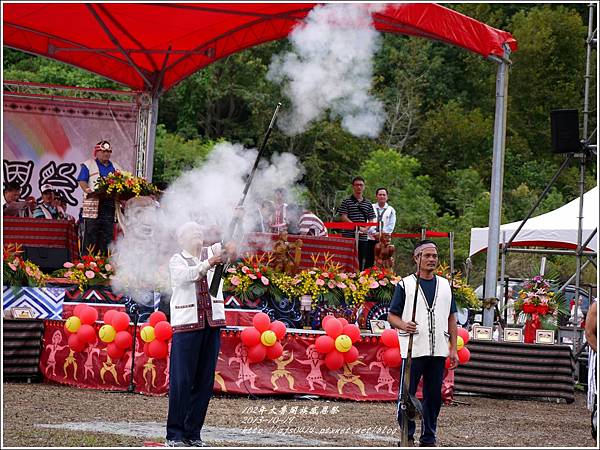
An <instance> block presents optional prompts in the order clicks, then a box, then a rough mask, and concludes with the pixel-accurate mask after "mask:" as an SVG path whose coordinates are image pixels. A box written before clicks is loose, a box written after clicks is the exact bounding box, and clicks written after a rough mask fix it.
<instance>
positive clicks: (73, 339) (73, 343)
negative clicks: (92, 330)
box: [68, 334, 86, 352]
mask: <svg viewBox="0 0 600 450" xmlns="http://www.w3.org/2000/svg"><path fill="white" fill-rule="evenodd" d="M68 342H69V348H70V349H71V350H73V351H74V352H80V351H82V350H83V349H84V348H85V346H86V343H85V342H83V341H82V340H81V339H80V338H79V336H77V334H72V335H70V336H69V341H68Z"/></svg>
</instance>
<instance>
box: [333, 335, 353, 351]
mask: <svg viewBox="0 0 600 450" xmlns="http://www.w3.org/2000/svg"><path fill="white" fill-rule="evenodd" d="M335 348H336V350H337V351H338V352H341V353H346V352H347V351H349V350H350V349H351V348H352V339H350V336H347V335H345V334H340V335H339V336H338V337H336V338H335Z"/></svg>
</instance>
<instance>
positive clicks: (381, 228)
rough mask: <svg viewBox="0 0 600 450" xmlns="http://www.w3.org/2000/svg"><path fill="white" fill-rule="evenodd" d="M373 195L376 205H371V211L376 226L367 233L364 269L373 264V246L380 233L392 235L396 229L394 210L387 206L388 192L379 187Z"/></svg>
mask: <svg viewBox="0 0 600 450" xmlns="http://www.w3.org/2000/svg"><path fill="white" fill-rule="evenodd" d="M375 193H376V197H377V203H373V211H375V221H376V222H377V223H378V225H377V226H376V227H371V228H369V231H368V249H367V263H366V264H365V268H367V267H372V266H373V264H374V262H375V245H376V244H377V241H379V239H380V237H381V233H389V234H392V233H393V232H394V228H395V227H396V210H395V209H394V208H393V207H391V206H390V205H388V202H387V201H388V190H387V189H386V188H384V187H380V188H378V189H377V191H376V192H375Z"/></svg>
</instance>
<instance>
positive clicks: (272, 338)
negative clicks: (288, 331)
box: [260, 330, 277, 347]
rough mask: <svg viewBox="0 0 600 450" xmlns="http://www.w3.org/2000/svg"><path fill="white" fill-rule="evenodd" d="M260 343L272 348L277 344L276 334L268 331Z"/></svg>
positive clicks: (264, 333)
mask: <svg viewBox="0 0 600 450" xmlns="http://www.w3.org/2000/svg"><path fill="white" fill-rule="evenodd" d="M260 342H262V343H263V345H264V346H266V347H271V346H273V345H275V342H277V336H276V335H275V332H273V331H271V330H267V331H265V332H263V334H261V335H260Z"/></svg>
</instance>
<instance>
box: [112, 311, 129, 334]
mask: <svg viewBox="0 0 600 450" xmlns="http://www.w3.org/2000/svg"><path fill="white" fill-rule="evenodd" d="M111 325H112V326H113V328H114V329H115V330H116V331H117V332H119V331H125V330H126V329H127V328H128V327H129V316H128V315H127V313H125V312H123V311H117V313H116V314H115V315H114V316H113V317H112V324H111Z"/></svg>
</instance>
